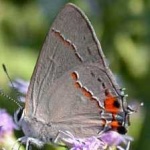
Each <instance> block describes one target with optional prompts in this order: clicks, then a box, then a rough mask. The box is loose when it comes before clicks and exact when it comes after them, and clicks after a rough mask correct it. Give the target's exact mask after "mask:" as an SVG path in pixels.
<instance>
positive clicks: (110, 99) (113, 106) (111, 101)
mask: <svg viewBox="0 0 150 150" xmlns="http://www.w3.org/2000/svg"><path fill="white" fill-rule="evenodd" d="M105 94H106V98H105V100H104V107H105V111H106V112H109V113H112V114H117V113H118V112H119V111H120V104H119V102H118V100H117V98H116V97H114V96H112V95H111V93H110V92H109V91H108V90H106V92H105Z"/></svg>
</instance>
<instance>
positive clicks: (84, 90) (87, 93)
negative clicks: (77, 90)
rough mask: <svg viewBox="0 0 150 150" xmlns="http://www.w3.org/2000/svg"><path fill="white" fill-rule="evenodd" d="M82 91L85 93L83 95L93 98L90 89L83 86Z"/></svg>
mask: <svg viewBox="0 0 150 150" xmlns="http://www.w3.org/2000/svg"><path fill="white" fill-rule="evenodd" d="M81 90H82V93H83V95H84V96H86V97H88V98H90V99H91V98H92V94H91V92H89V91H87V90H86V89H85V88H84V87H82V89H81Z"/></svg>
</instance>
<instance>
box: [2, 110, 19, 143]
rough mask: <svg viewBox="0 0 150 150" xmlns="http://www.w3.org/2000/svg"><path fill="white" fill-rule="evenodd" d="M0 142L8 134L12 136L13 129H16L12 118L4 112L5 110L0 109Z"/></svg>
mask: <svg viewBox="0 0 150 150" xmlns="http://www.w3.org/2000/svg"><path fill="white" fill-rule="evenodd" d="M0 119H1V121H0V142H2V141H3V140H4V137H5V136H6V135H8V134H12V132H13V129H14V128H16V126H15V124H14V122H13V119H12V117H11V116H10V115H9V114H8V113H7V112H6V110H5V109H0Z"/></svg>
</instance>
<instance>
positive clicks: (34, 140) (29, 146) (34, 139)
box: [26, 137, 44, 150]
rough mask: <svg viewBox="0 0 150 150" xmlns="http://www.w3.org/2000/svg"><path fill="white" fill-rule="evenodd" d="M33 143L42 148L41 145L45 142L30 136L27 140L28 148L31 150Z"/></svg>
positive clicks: (27, 149)
mask: <svg viewBox="0 0 150 150" xmlns="http://www.w3.org/2000/svg"><path fill="white" fill-rule="evenodd" d="M31 144H33V145H35V146H37V147H39V148H40V147H43V145H44V142H42V141H40V140H39V139H36V138H32V137H28V138H27V140H26V150H31Z"/></svg>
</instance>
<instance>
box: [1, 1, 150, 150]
mask: <svg viewBox="0 0 150 150" xmlns="http://www.w3.org/2000/svg"><path fill="white" fill-rule="evenodd" d="M67 2H73V3H74V4H76V5H78V6H79V7H80V8H81V9H82V10H83V11H84V12H85V13H86V14H87V16H88V18H89V19H90V20H91V22H92V24H93V26H94V29H95V31H96V33H97V36H98V38H99V39H100V41H101V45H102V48H103V51H104V53H105V55H106V56H107V58H108V60H109V64H110V66H111V68H112V70H113V72H115V74H117V77H118V78H119V80H120V82H121V84H122V85H123V87H126V88H127V93H128V94H129V99H130V100H131V102H132V101H134V100H135V101H139V102H141V101H142V102H144V104H145V105H144V107H143V108H142V109H141V111H139V112H138V113H136V114H134V115H132V121H131V124H132V125H131V128H130V133H129V134H130V135H132V136H133V137H134V139H135V140H134V142H132V148H131V149H132V150H141V149H145V148H146V149H147V150H148V149H149V148H150V113H149V111H148V110H150V103H149V99H150V92H149V87H150V78H149V77H150V67H149V66H150V50H149V47H150V29H149V26H150V17H149V16H150V0H126V1H125V0H115V1H113V0H82V1H80V0H68V1H67V0H22V1H20V0H0V64H2V63H5V64H6V66H7V67H8V71H9V74H10V76H11V78H12V79H15V78H17V77H21V78H23V79H26V80H29V79H30V77H31V74H32V71H33V68H34V65H35V62H36V59H37V56H38V52H39V51H40V48H41V46H42V43H43V41H44V38H45V36H46V34H47V32H48V29H49V26H50V25H51V23H52V21H53V19H54V17H55V16H56V15H57V14H58V11H59V10H60V9H61V7H63V6H64V5H65V3H67ZM0 87H1V88H3V89H4V90H5V91H6V93H7V94H8V95H10V96H12V97H14V98H16V96H15V95H14V94H13V93H12V92H11V90H10V89H9V87H8V79H7V77H6V75H5V73H4V71H3V70H2V69H1V71H0ZM10 105H11V107H10ZM0 107H2V108H7V110H8V111H9V112H10V113H11V114H13V113H14V111H15V110H16V108H17V106H15V104H14V103H12V102H8V100H7V99H6V98H3V97H2V96H1V101H0ZM140 112H141V113H140ZM20 134H21V133H20V132H18V131H17V132H16V133H15V135H16V137H20V136H21V135H20ZM22 135H23V134H22Z"/></svg>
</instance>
